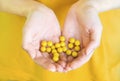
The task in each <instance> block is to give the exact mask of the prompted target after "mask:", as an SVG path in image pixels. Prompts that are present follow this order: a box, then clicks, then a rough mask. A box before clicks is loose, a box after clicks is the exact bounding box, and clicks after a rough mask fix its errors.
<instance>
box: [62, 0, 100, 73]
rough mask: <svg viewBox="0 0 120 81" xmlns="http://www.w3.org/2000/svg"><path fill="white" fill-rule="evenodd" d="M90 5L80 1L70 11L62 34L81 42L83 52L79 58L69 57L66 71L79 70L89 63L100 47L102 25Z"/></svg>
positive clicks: (95, 11)
mask: <svg viewBox="0 0 120 81" xmlns="http://www.w3.org/2000/svg"><path fill="white" fill-rule="evenodd" d="M88 4H89V2H88V3H81V2H80V1H78V2H77V3H75V4H74V5H73V6H72V7H71V8H70V10H69V12H68V15H67V18H66V20H65V23H64V28H63V32H62V34H63V35H64V36H65V37H66V38H67V40H68V39H69V38H70V37H74V38H76V39H78V40H80V41H81V51H80V52H79V55H78V57H77V58H72V57H71V56H68V57H67V60H68V63H67V67H66V71H70V70H73V69H76V68H79V67H80V66H82V65H83V64H85V63H86V62H88V61H89V59H90V58H91V56H92V54H93V52H94V51H95V49H96V48H97V47H98V46H99V45H100V39H101V34H102V25H101V22H100V19H99V16H98V12H97V10H96V9H95V8H94V7H93V6H92V5H88Z"/></svg>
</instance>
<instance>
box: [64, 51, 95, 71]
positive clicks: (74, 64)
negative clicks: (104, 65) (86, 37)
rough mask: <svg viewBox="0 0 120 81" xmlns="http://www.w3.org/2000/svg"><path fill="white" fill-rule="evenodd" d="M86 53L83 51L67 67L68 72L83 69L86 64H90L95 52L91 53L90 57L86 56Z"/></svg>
mask: <svg viewBox="0 0 120 81" xmlns="http://www.w3.org/2000/svg"><path fill="white" fill-rule="evenodd" d="M84 53H85V52H83V51H82V52H81V54H80V55H79V56H78V57H77V58H76V59H74V60H73V61H72V62H71V63H68V65H67V67H66V71H70V70H74V69H77V68H79V67H81V66H82V65H83V64H85V63H86V62H88V61H89V59H90V58H91V56H92V54H93V52H91V54H89V55H85V54H84Z"/></svg>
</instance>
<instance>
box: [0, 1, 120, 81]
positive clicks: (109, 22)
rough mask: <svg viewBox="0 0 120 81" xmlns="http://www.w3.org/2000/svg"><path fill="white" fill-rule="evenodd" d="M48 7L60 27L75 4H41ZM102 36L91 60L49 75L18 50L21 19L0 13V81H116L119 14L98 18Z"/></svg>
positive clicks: (119, 56) (119, 49)
mask: <svg viewBox="0 0 120 81" xmlns="http://www.w3.org/2000/svg"><path fill="white" fill-rule="evenodd" d="M41 2H42V3H44V4H46V5H47V6H49V7H51V8H52V9H53V10H54V11H55V13H56V15H57V17H58V19H59V21H60V24H61V26H62V25H63V22H64V18H65V15H66V13H67V11H68V8H69V7H70V6H71V5H72V4H73V3H74V2H75V0H71V1H70V0H64V1H63V0H41ZM100 18H101V21H102V23H103V35H102V40H101V45H100V47H99V48H98V49H97V50H96V51H95V53H94V55H93V57H92V58H91V60H90V61H89V62H88V63H86V64H85V65H83V66H82V67H81V68H79V69H77V70H74V71H71V72H68V73H52V72H49V71H46V70H44V69H42V68H41V67H39V65H37V64H35V63H34V62H33V61H32V59H31V58H30V57H29V55H28V54H27V53H26V52H25V51H24V50H23V49H22V46H21V45H22V28H23V25H24V22H25V18H23V17H20V16H17V15H13V14H8V13H0V81H14V80H15V81H120V10H113V11H108V12H104V13H101V14H100Z"/></svg>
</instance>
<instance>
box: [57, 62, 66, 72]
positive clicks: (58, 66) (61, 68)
mask: <svg viewBox="0 0 120 81" xmlns="http://www.w3.org/2000/svg"><path fill="white" fill-rule="evenodd" d="M55 65H56V71H57V72H64V69H63V67H62V66H61V65H59V64H57V63H56V64H55Z"/></svg>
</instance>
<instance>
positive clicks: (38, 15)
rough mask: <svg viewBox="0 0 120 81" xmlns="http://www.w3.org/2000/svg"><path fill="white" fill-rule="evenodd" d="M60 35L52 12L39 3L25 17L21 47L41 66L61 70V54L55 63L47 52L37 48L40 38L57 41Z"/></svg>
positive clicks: (51, 69)
mask: <svg viewBox="0 0 120 81" xmlns="http://www.w3.org/2000/svg"><path fill="white" fill-rule="evenodd" d="M60 35H61V31H60V27H59V23H58V21H57V18H56V16H55V14H54V12H53V11H52V10H51V9H49V8H47V7H46V6H44V5H41V6H40V7H39V8H38V9H37V10H35V11H33V12H31V14H29V16H28V17H27V21H26V24H25V27H24V29H23V48H24V49H25V50H26V51H27V52H28V53H29V54H30V56H31V57H32V59H33V60H34V61H35V62H36V63H37V64H39V65H40V66H42V67H43V68H45V69H48V70H50V71H53V72H56V71H59V72H62V71H63V66H62V65H63V64H64V66H65V63H64V62H62V58H63V56H62V55H61V56H60V57H61V59H60V61H59V62H58V63H55V62H53V60H52V58H51V56H50V55H49V54H47V53H42V52H40V50H39V48H40V42H41V41H42V40H48V41H53V42H58V41H59V36H60Z"/></svg>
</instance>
